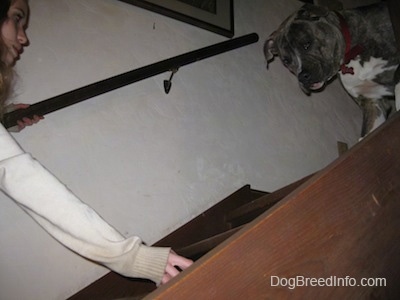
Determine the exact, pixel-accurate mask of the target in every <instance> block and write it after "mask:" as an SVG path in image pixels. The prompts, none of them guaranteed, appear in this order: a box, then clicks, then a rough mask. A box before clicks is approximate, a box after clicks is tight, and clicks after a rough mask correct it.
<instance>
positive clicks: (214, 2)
mask: <svg viewBox="0 0 400 300" xmlns="http://www.w3.org/2000/svg"><path fill="white" fill-rule="evenodd" d="M119 1H122V2H125V3H128V4H132V5H135V6H138V7H141V8H144V9H147V10H150V11H153V12H156V13H159V14H162V15H165V16H167V17H171V18H174V19H177V20H179V21H183V22H186V23H188V24H191V25H194V26H197V27H200V28H203V29H206V30H209V31H211V32H214V33H217V34H220V35H223V36H226V37H228V38H231V37H233V36H234V14H233V0H119Z"/></svg>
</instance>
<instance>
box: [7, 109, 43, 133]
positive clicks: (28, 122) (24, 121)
mask: <svg viewBox="0 0 400 300" xmlns="http://www.w3.org/2000/svg"><path fill="white" fill-rule="evenodd" d="M28 107H29V104H24V103H16V104H9V105H7V107H6V112H12V111H14V110H17V109H25V108H28ZM42 119H44V117H43V116H37V115H34V116H33V119H30V118H22V120H18V121H17V125H16V126H13V127H11V128H8V131H11V132H19V131H21V130H22V129H24V128H25V127H26V126H31V125H33V124H36V123H37V122H39V121H40V120H42Z"/></svg>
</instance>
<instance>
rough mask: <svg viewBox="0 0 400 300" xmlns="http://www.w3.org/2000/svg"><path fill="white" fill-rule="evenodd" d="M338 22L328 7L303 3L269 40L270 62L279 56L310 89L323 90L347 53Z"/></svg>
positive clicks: (307, 88) (266, 55)
mask: <svg viewBox="0 0 400 300" xmlns="http://www.w3.org/2000/svg"><path fill="white" fill-rule="evenodd" d="M335 22H336V23H337V19H336V18H335V17H334V16H333V13H332V12H330V11H329V10H328V9H326V8H324V7H319V6H315V5H311V4H305V5H303V6H302V7H301V8H300V9H299V10H298V11H297V12H296V13H294V14H293V15H291V16H289V17H288V18H287V19H286V20H285V21H284V22H283V23H282V24H281V25H280V27H279V28H278V29H277V30H276V31H274V32H273V33H272V34H271V35H270V36H269V38H268V39H267V41H266V42H265V44H264V54H265V57H266V60H267V62H270V61H272V60H273V58H274V57H275V56H279V58H280V59H281V61H282V63H283V64H284V65H285V66H286V67H287V68H288V69H289V70H290V71H291V72H292V73H293V74H295V75H296V76H297V78H298V80H299V83H300V86H301V88H302V89H303V90H304V91H305V92H306V93H309V92H310V90H320V89H321V88H323V87H324V86H325V83H327V82H328V81H329V80H330V79H331V78H332V77H334V76H335V75H336V74H337V72H338V69H339V66H340V61H341V58H342V57H343V54H344V44H343V37H342V36H341V32H340V27H339V25H338V24H335Z"/></svg>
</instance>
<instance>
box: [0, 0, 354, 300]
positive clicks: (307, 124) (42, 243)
mask: <svg viewBox="0 0 400 300" xmlns="http://www.w3.org/2000/svg"><path fill="white" fill-rule="evenodd" d="M30 2H31V7H32V17H31V22H30V27H29V29H28V34H29V36H30V39H31V45H30V47H28V48H26V50H25V53H24V55H23V56H22V59H21V61H19V62H18V66H17V71H18V74H19V77H20V78H19V79H18V83H17V85H16V96H15V99H14V102H23V103H34V102H37V101H41V100H44V99H47V98H49V97H51V96H55V95H58V94H61V93H63V92H66V91H69V90H71V89H74V88H78V87H81V86H84V85H86V84H89V83H92V82H95V81H98V80H101V79H104V78H108V77H109V76H112V75H115V74H119V73H122V72H125V71H128V70H131V69H135V68H138V67H141V66H144V65H147V64H150V63H154V62H157V61H159V60H162V59H166V58H169V57H172V56H175V55H178V54H182V53H185V52H188V51H191V50H195V49H198V48H201V47H204V46H208V45H211V44H214V43H217V42H221V41H224V40H226V38H224V37H222V36H219V35H217V34H214V33H211V32H208V31H205V30H202V29H199V28H197V27H193V26H190V25H187V24H185V23H181V22H179V21H176V20H173V19H170V18H167V17H164V16H161V15H157V14H155V13H152V12H149V11H146V10H143V9H140V8H137V7H134V6H131V5H128V4H125V3H121V2H119V1H116V0H115V1H114V0H111V1H110V0H80V1H76V0H69V1H67V0H58V1H54V0H32V1H30ZM299 6H300V3H299V2H298V1H295V0H281V1H265V0H252V1H246V0H235V26H236V35H235V36H240V35H244V34H247V33H251V32H257V33H258V34H259V35H260V41H259V42H258V43H256V44H253V45H250V46H247V47H244V48H241V49H238V50H235V51H232V52H229V53H225V54H221V55H218V56H216V57H214V58H210V59H207V60H203V61H201V62H198V63H196V64H192V65H188V66H186V67H183V68H181V69H180V70H179V72H178V73H177V74H176V75H175V77H174V79H173V86H172V90H171V92H170V94H169V95H165V93H164V91H163V80H164V79H166V78H168V77H169V75H170V74H168V73H165V74H162V75H159V76H155V77H153V78H150V79H147V80H144V81H141V82H139V83H137V84H134V85H131V86H127V87H124V88H121V89H119V90H116V91H113V92H110V93H108V94H105V95H102V96H99V97H96V98H93V99H91V100H89V101H86V102H84V103H81V104H78V105H75V106H72V107H69V108H66V109H63V110H61V111H58V112H55V113H52V114H49V115H47V116H46V119H45V120H44V121H42V122H40V124H38V125H35V126H33V127H32V128H28V129H25V130H24V131H23V132H21V133H18V134H15V135H14V136H15V138H16V139H17V141H18V142H19V143H20V144H21V146H22V147H23V148H24V149H26V151H28V152H31V153H32V154H33V155H34V156H35V157H37V158H38V159H39V160H40V161H41V162H42V163H43V164H44V165H45V166H46V167H47V168H48V169H49V170H50V171H52V172H53V173H54V174H56V175H57V176H58V177H59V178H60V179H61V180H62V181H63V182H65V183H66V184H67V185H68V186H69V187H70V188H71V189H72V190H73V191H74V192H75V193H76V194H77V195H78V196H79V197H81V198H82V199H83V200H84V201H85V202H87V203H88V204H90V205H91V206H93V207H94V208H95V209H96V210H97V211H98V212H99V213H100V214H101V215H102V216H103V217H104V218H105V219H107V220H108V221H109V222H111V223H112V224H113V225H114V226H115V227H116V228H117V229H118V230H120V231H121V232H122V233H123V234H126V235H130V234H135V235H139V236H141V237H142V238H143V239H144V240H145V241H146V242H147V243H149V244H151V243H154V242H156V241H157V240H159V239H160V238H162V237H163V236H165V235H166V234H168V233H169V232H171V231H172V230H174V229H175V228H177V227H179V226H180V225H182V224H184V223H186V222H187V221H188V220H190V219H191V218H192V217H194V216H196V215H197V214H199V213H200V212H202V211H204V210H205V209H206V208H208V207H210V206H211V205H213V204H214V203H216V202H218V201H220V200H222V199H223V198H224V197H226V196H227V195H229V194H231V193H232V192H234V191H235V190H237V189H238V188H240V187H242V186H243V185H245V184H251V186H252V187H253V188H255V189H259V190H264V191H273V190H275V189H277V188H280V187H282V186H285V185H286V184H288V183H291V182H293V181H294V180H296V179H299V178H301V177H303V176H305V175H308V174H310V173H312V172H315V171H317V170H319V169H321V168H323V167H324V166H326V165H327V164H329V163H330V162H331V161H332V160H334V159H335V158H336V157H337V147H336V143H337V141H343V142H346V143H348V144H349V145H350V146H351V145H353V144H355V143H356V141H357V139H358V134H359V128H360V122H361V113H360V111H359V109H358V108H357V107H356V105H355V104H354V103H353V102H352V100H351V99H350V98H349V97H348V96H347V94H346V93H345V92H344V91H343V90H342V88H341V86H340V84H339V82H337V81H336V82H333V83H332V84H331V85H329V86H328V87H327V88H326V90H325V91H324V92H323V93H317V94H313V95H312V96H310V97H308V96H306V95H304V94H303V92H302V91H301V90H300V89H299V87H298V84H297V81H296V78H294V76H293V75H291V74H290V73H289V72H288V71H287V70H285V69H284V68H283V66H282V65H281V63H280V62H279V61H276V62H275V63H273V64H271V65H270V69H269V70H268V71H267V70H266V67H265V61H264V58H263V54H262V48H263V41H264V40H265V39H266V38H267V37H268V35H269V34H270V33H271V32H272V31H273V30H274V29H275V28H276V27H277V26H278V24H279V23H280V22H281V21H282V20H283V19H284V18H285V17H286V16H287V15H288V14H289V13H290V12H292V11H293V10H295V9H296V8H297V7H299ZM0 205H1V210H0V223H1V224H0V239H1V241H2V242H1V245H2V246H1V249H0V298H1V299H65V298H66V297H68V296H69V295H72V294H74V293H75V292H76V291H78V290H79V289H81V288H83V287H84V286H86V285H87V284H89V283H91V282H93V281H94V280H96V279H97V278H99V277H100V276H102V275H103V274H105V273H106V272H107V270H106V269H104V268H103V267H100V266H97V265H95V264H93V263H91V262H88V261H86V260H84V259H83V258H81V257H79V256H77V255H75V254H73V253H71V252H70V251H69V250H67V249H65V248H64V247H63V246H62V245H60V244H58V243H57V242H56V241H54V240H53V239H52V238H51V237H50V236H48V235H47V234H46V233H45V232H44V231H43V230H42V229H41V228H40V227H39V226H38V225H37V224H35V223H34V222H33V221H32V220H31V219H30V218H29V217H28V216H27V215H26V214H25V213H23V211H22V210H20V209H19V208H18V207H17V206H16V205H15V204H14V203H13V202H12V201H11V200H10V199H9V198H7V197H6V196H4V195H2V194H1V195H0Z"/></svg>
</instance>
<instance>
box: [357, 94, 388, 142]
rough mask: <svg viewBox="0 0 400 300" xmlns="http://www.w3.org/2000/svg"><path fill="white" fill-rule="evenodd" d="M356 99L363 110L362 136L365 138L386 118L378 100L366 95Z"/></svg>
mask: <svg viewBox="0 0 400 300" xmlns="http://www.w3.org/2000/svg"><path fill="white" fill-rule="evenodd" d="M355 100H356V102H357V103H358V105H359V106H360V107H361V110H362V112H363V123H362V128H361V138H363V137H365V136H366V135H367V134H368V133H370V132H371V131H373V130H374V129H376V128H377V127H379V126H380V125H381V124H382V123H384V122H385V120H386V118H385V114H384V113H383V112H382V111H381V109H380V108H379V106H378V104H377V101H376V100H374V99H370V98H367V97H364V96H359V97H357V98H356V99H355Z"/></svg>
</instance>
